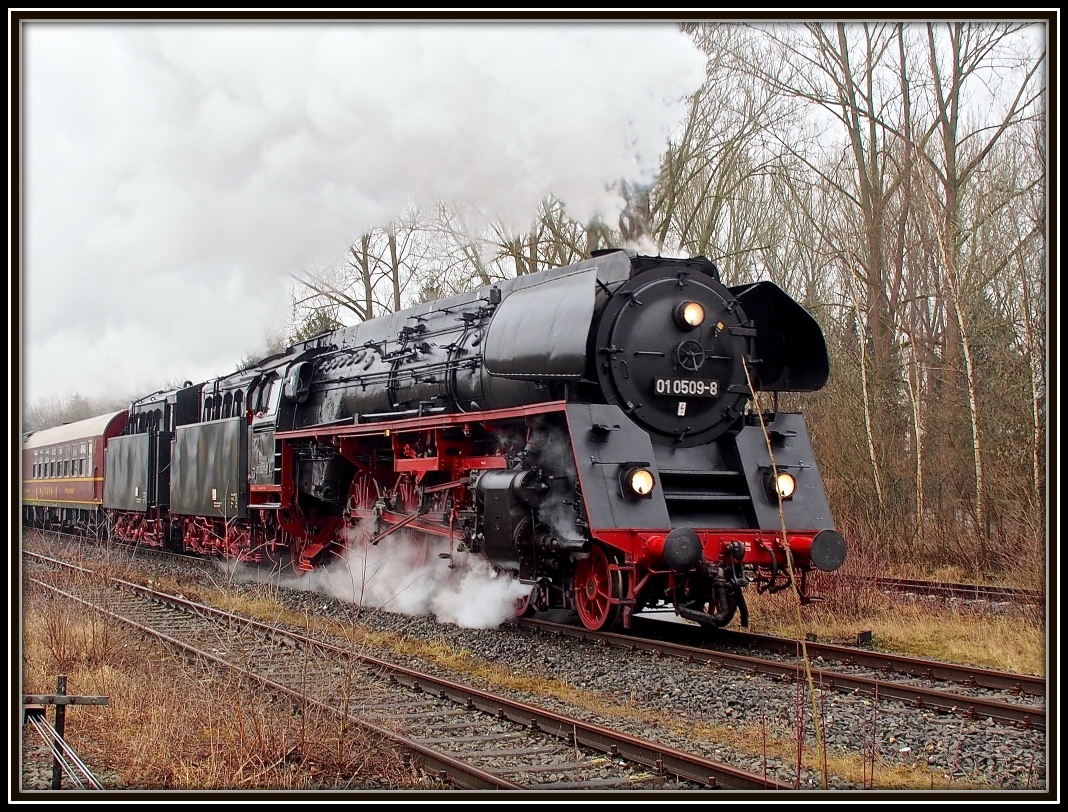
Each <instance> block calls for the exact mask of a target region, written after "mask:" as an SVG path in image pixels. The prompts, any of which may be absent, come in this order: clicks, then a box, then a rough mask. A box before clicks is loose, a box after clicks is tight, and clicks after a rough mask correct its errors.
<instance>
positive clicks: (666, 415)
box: [24, 250, 846, 629]
mask: <svg viewBox="0 0 1068 812" xmlns="http://www.w3.org/2000/svg"><path fill="white" fill-rule="evenodd" d="M827 375H828V358H827V351H826V346H825V343H824V339H823V335H822V332H821V330H820V328H819V326H818V325H817V324H816V322H815V321H814V319H813V318H812V317H811V315H810V314H809V313H808V312H807V311H806V310H804V309H803V308H802V307H801V306H800V305H799V304H798V303H797V302H796V301H794V300H793V299H792V298H791V297H789V296H788V295H787V294H786V293H785V292H783V291H782V290H781V289H780V288H778V287H777V286H775V285H774V284H773V283H771V282H759V283H756V284H751V285H744V286H739V287H732V288H728V287H726V286H724V285H723V284H722V282H721V281H720V278H719V271H718V269H717V268H716V266H715V265H714V264H712V263H711V262H710V261H708V260H707V259H705V258H703V257H698V258H694V259H665V258H661V257H646V256H630V255H628V254H627V253H624V252H622V251H614V250H613V251H604V252H598V253H597V254H596V255H594V256H593V257H592V258H591V259H589V260H587V261H584V262H580V263H578V264H575V265H571V266H568V267H564V268H556V269H552V270H548V271H545V272H542V273H536V274H530V275H527V276H521V277H518V278H515V279H511V280H507V281H503V282H501V283H499V284H497V285H494V286H491V287H486V288H482V289H479V290H477V291H474V292H473V293H470V294H464V295H460V296H454V297H451V298H447V299H442V300H439V301H434V302H429V303H426V304H421V305H418V306H416V307H413V308H410V309H408V310H404V311H401V312H397V313H394V314H391V315H388V316H383V317H381V318H377V319H373V320H371V321H367V322H364V323H361V324H358V325H356V326H354V327H348V328H344V329H341V330H338V331H335V332H330V333H324V334H322V335H319V336H316V337H315V338H312V339H310V340H308V341H304V342H302V343H300V344H297V345H295V346H293V347H290V348H289V349H288V350H287V351H286V352H285V353H282V354H280V355H276V356H273V357H270V358H267V359H265V360H263V361H262V362H260V363H258V364H257V365H255V366H253V367H251V368H249V369H244V370H242V371H240V372H236V373H234V374H232V375H229V376H226V377H222V378H219V379H217V380H212V381H208V382H206V383H199V384H195V385H192V384H190V385H186V386H184V387H181V388H179V389H176V390H173V391H166V392H159V393H155V394H153V395H150V396H147V397H144V398H141V399H139V400H137V401H135V402H134V403H133V404H131V406H130V409H129V412H128V415H126V423H125V427H124V428H123V429H122V433H121V434H118V435H117V436H113V437H110V438H102V439H101V441H100V442H101V443H105V442H106V445H107V449H106V451H107V453H106V459H105V472H104V477H103V478H104V487H103V494H102V498H101V500H100V504H99V507H98V508H97V509H98V510H99V511H100V512H102V513H103V515H104V516H105V518H106V520H105V521H104V522H103V523H102V524H103V525H104V526H106V527H108V529H109V532H110V533H112V534H114V535H115V536H116V537H118V538H121V539H129V540H137V541H140V542H142V543H147V544H153V545H159V546H173V547H179V548H181V549H184V550H187V551H195V552H199V553H202V554H209V555H220V556H225V557H228V558H236V559H240V560H245V561H264V560H269V561H274V562H281V563H285V564H288V565H291V566H293V567H294V568H296V569H298V570H311V569H314V568H316V567H318V566H320V565H322V564H324V563H326V562H328V561H330V560H331V559H332V558H333V557H334V556H336V555H338V554H341V553H342V552H343V551H344V549H345V548H346V547H347V546H348V545H352V544H356V543H360V544H369V545H376V544H379V543H380V542H381V541H382V540H383V539H384V538H386V537H388V536H389V535H391V534H393V533H397V532H398V531H404V532H406V533H409V534H413V536H414V537H416V538H419V539H423V540H424V541H425V543H426V544H427V545H430V544H431V543H433V544H435V545H441V546H444V548H445V550H446V552H445V553H444V555H446V556H448V555H453V554H456V553H458V552H468V553H475V554H478V555H481V556H483V557H485V558H486V559H487V560H489V561H490V562H492V564H493V565H494V566H495V567H496V568H497V569H498V570H500V571H504V572H507V573H510V574H512V575H513V576H515V577H516V578H518V579H521V580H522V581H523V582H525V583H527V584H529V586H530V597H529V599H528V600H526V601H524V604H523V606H522V607H520V609H521V610H522V611H537V610H544V609H550V608H565V609H571V610H574V611H575V612H576V613H577V614H578V616H579V618H581V621H582V622H583V623H584V624H585V625H586V626H587V627H589V628H592V629H605V628H610V627H614V626H616V625H622V626H624V627H629V625H630V621H631V617H632V616H633V614H635V613H637V612H641V611H644V610H647V609H653V608H657V607H663V608H668V607H670V608H672V609H673V610H674V611H675V612H676V613H677V614H679V615H681V616H683V617H685V618H689V619H691V620H695V621H697V622H699V623H702V624H705V625H708V626H713V627H718V626H723V625H725V624H727V623H729V622H730V621H731V620H732V619H733V618H734V616H735V614H736V613H737V614H739V615H740V621H741V623H742V624H743V625H745V624H746V623H747V622H748V614H747V611H746V605H745V601H744V597H743V589H744V588H745V587H746V586H747V585H749V584H755V585H756V588H757V589H760V590H778V589H783V588H786V587H787V586H788V585H790V584H791V583H794V584H796V585H797V588H798V591H799V593H800V595H801V596H802V599H807V598H808V586H807V583H806V576H807V574H808V573H809V572H811V570H812V569H813V568H817V569H819V570H823V571H827V572H830V571H833V570H835V569H837V568H838V567H839V566H841V564H842V563H843V561H844V560H845V554H846V549H845V541H844V539H843V537H842V536H841V535H840V534H839V533H838V532H837V531H836V530H835V529H834V524H833V522H832V519H831V515H830V510H829V507H828V503H827V498H826V495H825V493H824V489H823V484H822V481H821V478H820V474H819V469H818V467H817V465H816V462H815V459H814V456H813V451H812V447H811V443H810V440H809V436H808V433H807V431H806V428H805V423H804V420H803V419H802V417H801V415H799V414H793V413H782V412H778V411H774V412H769V413H763V412H760V411H758V410H756V409H754V408H753V405H754V402H755V401H754V397H755V393H756V392H760V391H770V392H780V391H812V390H816V389H818V388H820V387H821V386H823V384H824V383H825V381H826V379H827ZM68 433H69V431H68ZM24 502H25V499H24ZM28 515H30V516H31V517H32V516H36V517H37V518H38V519H39V518H40V516H41V512H40V511H39V510H37V511H36V512H34V513H32V514H28ZM64 515H68V514H64ZM355 530H359V531H360V532H359V533H356V532H354V531H355ZM795 576H796V577H795Z"/></svg>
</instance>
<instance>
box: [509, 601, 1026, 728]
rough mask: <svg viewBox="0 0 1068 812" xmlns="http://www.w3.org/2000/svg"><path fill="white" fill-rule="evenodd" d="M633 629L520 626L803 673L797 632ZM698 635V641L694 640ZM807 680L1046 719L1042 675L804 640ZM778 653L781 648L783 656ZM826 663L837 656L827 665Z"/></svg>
mask: <svg viewBox="0 0 1068 812" xmlns="http://www.w3.org/2000/svg"><path fill="white" fill-rule="evenodd" d="M636 620H638V621H642V622H638V623H636V628H635V630H634V633H633V634H614V633H604V632H592V631H590V630H588V629H586V628H584V627H581V626H573V625H569V624H561V623H554V622H549V621H544V620H537V619H531V618H525V619H521V620H519V621H517V625H518V626H519V627H521V628H526V629H531V630H536V631H538V632H542V633H549V634H554V635H560V636H566V637H572V638H575V639H581V640H586V641H589V642H591V643H595V644H600V645H608V646H614V647H619V648H621V649H624V650H629V651H635V650H642V651H648V652H652V653H654V654H655V655H657V656H661V657H673V658H677V659H682V660H685V661H686V662H690V663H692V662H704V663H706V664H708V665H709V666H711V667H714V668H730V669H734V670H738V671H747V672H751V673H757V674H766V675H769V676H772V677H776V678H779V679H790V680H801V679H803V678H804V676H805V675H804V669H803V664H802V663H801V660H800V657H799V656H798V655H799V654H800V644H799V643H798V641H796V640H791V639H788V638H777V637H771V636H768V635H756V634H751V633H746V632H733V631H732V632H727V631H725V630H720V632H719V634H718V635H717V640H716V641H714V642H708V641H707V639H705V640H700V638H701V636H702V632H701V631H700V630H696V631H695V628H694V627H692V626H688V625H685V624H679V623H666V622H658V621H655V620H646V619H644V618H638V619H636ZM699 641H700V642H699ZM727 646H729V647H734V648H736V649H739V650H741V649H744V650H747V651H750V652H751V651H752V650H754V649H760V650H762V651H764V652H772V653H774V654H776V655H780V656H778V657H776V658H771V657H768V656H764V655H762V656H752V654H750V653H746V654H742V653H731V652H729V651H726V650H724V649H725V647H727ZM805 648H806V650H807V654H808V657H809V660H810V662H812V663H815V664H816V665H815V667H812V668H811V674H812V677H813V680H814V681H815V682H816V683H817V684H818V685H820V686H821V687H823V688H826V689H830V690H835V691H843V692H847V693H859V694H863V695H867V696H871V697H873V698H875V697H878V698H880V699H884V700H886V699H889V700H897V701H900V702H901V703H903V704H904V705H906V706H908V707H912V708H916V709H928V710H936V711H938V712H941V713H946V714H951V715H954V716H959V717H961V718H964V719H976V718H989V719H993V720H996V721H998V722H1002V723H1007V724H1011V725H1015V726H1018V727H1022V728H1032V727H1033V728H1036V729H1040V730H1044V729H1045V727H1046V708H1045V695H1046V681H1045V679H1044V678H1042V677H1035V676H1029V675H1024V674H1013V673H1009V672H1003V671H992V670H989V669H983V668H973V667H970V666H962V665H956V664H953V663H941V662H936V661H933V660H924V659H920V658H914V657H905V656H901V655H894V654H885V653H880V652H873V651H868V650H865V649H860V648H852V647H847V646H832V645H827V644H820V643H814V642H806V644H805ZM784 655H785V656H784ZM828 663H836V664H837V665H836V666H835V667H830V666H829V665H828Z"/></svg>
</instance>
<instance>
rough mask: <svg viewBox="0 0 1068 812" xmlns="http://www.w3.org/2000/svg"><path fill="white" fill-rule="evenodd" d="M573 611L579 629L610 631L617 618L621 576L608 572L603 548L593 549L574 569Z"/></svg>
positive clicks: (617, 572) (621, 582)
mask: <svg viewBox="0 0 1068 812" xmlns="http://www.w3.org/2000/svg"><path fill="white" fill-rule="evenodd" d="M572 589H573V594H572V597H573V598H574V602H575V610H576V611H577V612H578V616H579V618H580V619H581V620H582V625H584V626H585V627H586V628H587V629H591V630H593V631H600V630H602V629H610V628H612V627H613V626H615V625H616V623H617V621H618V620H619V615H620V608H621V607H620V604H619V601H620V599H622V597H623V574H622V573H621V572H620V571H619V570H618V569H612V567H611V565H610V564H609V561H608V556H607V555H606V554H605V551H604V549H603V548H601V547H599V546H597V545H594V547H593V549H591V550H590V554H589V555H588V556H587V557H586V558H583V559H581V560H580V561H579V562H578V563H577V564H576V565H575V578H574V583H573V587H572Z"/></svg>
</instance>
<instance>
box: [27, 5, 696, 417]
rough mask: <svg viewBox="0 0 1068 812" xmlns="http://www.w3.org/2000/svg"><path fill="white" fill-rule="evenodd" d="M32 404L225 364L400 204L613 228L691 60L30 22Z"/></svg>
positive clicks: (493, 40) (672, 47)
mask: <svg viewBox="0 0 1068 812" xmlns="http://www.w3.org/2000/svg"><path fill="white" fill-rule="evenodd" d="M22 34H23V45H24V48H23V54H24V77H23V78H24V81H23V85H22V88H23V93H22V95H23V98H22V108H21V112H22V117H23V118H22V128H21V133H22V145H23V147H24V156H23V164H22V181H23V188H24V190H25V191H24V197H23V209H22V211H23V214H24V225H23V234H22V238H23V239H22V249H23V251H24V254H23V256H22V257H21V260H22V264H21V270H22V277H21V282H22V289H21V293H22V299H23V314H22V315H23V320H22V325H23V329H24V343H23V372H24V377H25V381H24V384H25V388H24V396H25V397H24V399H25V400H27V401H32V400H34V399H36V398H38V397H45V396H52V395H67V394H71V393H73V392H75V391H77V392H79V393H80V394H82V395H85V396H97V395H101V394H105V393H111V392H114V391H115V390H116V389H117V388H132V387H135V386H136V385H138V384H140V383H141V381H142V380H143V379H145V378H148V379H150V380H153V381H159V380H163V379H170V378H177V379H183V378H190V379H193V380H198V379H203V378H206V377H211V376H214V375H220V374H225V373H226V372H229V371H232V370H233V368H234V366H235V364H236V362H237V361H238V360H239V359H240V358H242V357H243V356H245V355H246V354H248V353H250V352H255V351H258V350H261V349H262V348H263V347H264V346H265V343H266V338H267V337H268V336H269V335H271V334H272V333H275V332H278V331H280V329H281V328H283V327H284V325H285V321H286V317H287V315H288V308H289V298H288V284H289V277H290V275H291V274H299V273H300V272H301V271H304V270H308V269H311V268H321V267H326V266H329V265H331V264H334V263H335V262H337V261H338V260H339V259H340V258H341V257H343V256H344V255H345V251H346V249H347V247H348V245H349V244H350V243H351V242H352V241H353V240H355V239H356V238H357V237H358V236H359V235H360V234H361V233H363V232H364V231H366V230H368V229H370V228H373V227H375V226H378V225H382V224H384V223H386V222H388V221H389V220H390V219H392V218H393V217H395V216H397V215H399V214H400V212H401V211H402V210H403V208H404V206H405V205H407V204H408V203H409V202H411V201H415V202H417V203H421V204H424V205H425V204H427V203H430V202H432V201H435V200H438V199H461V200H465V201H468V202H471V203H472V204H474V205H476V206H478V207H479V208H480V209H481V210H483V211H487V212H492V213H496V214H497V215H499V216H500V217H501V218H503V219H505V220H507V221H510V222H513V223H515V224H516V225H517V226H518V227H525V226H526V225H527V224H529V223H530V222H531V220H532V218H533V216H534V213H535V211H536V206H537V204H538V202H539V201H540V200H542V199H544V198H545V197H546V196H548V195H555V196H556V197H558V198H559V199H561V200H563V201H564V203H565V205H566V207H567V209H568V212H569V213H570V214H571V215H572V216H575V217H577V218H578V219H580V220H588V219H589V218H590V217H592V215H593V214H594V213H595V212H601V213H603V214H604V215H605V216H606V217H608V218H611V217H613V216H615V215H616V214H617V213H618V211H619V210H620V206H621V202H620V200H619V199H618V197H617V196H615V195H614V194H613V193H612V192H610V191H608V188H609V186H610V185H613V184H618V183H619V182H620V181H621V180H628V181H631V182H635V183H642V182H647V181H648V180H649V179H650V178H651V177H652V176H653V174H654V173H655V171H656V169H657V166H658V161H659V158H660V155H661V153H662V151H663V149H664V147H665V146H666V143H667V140H668V137H669V133H670V131H671V129H672V128H673V127H674V126H675V125H676V124H677V122H679V121H680V120H681V119H682V116H683V114H684V110H685V97H686V96H687V95H688V94H690V93H692V92H694V91H695V90H696V89H697V88H698V87H699V86H700V84H701V82H702V81H703V79H704V68H705V56H704V54H703V53H701V52H700V51H699V50H698V49H696V48H695V47H694V46H693V44H692V42H691V41H690V40H689V38H688V37H686V36H685V35H684V34H682V33H681V32H679V31H678V29H677V27H676V26H674V25H673V24H669V23H655V24H633V23H607V24H596V25H579V24H555V25H553V24H541V23H524V24H503V23H481V24H462V23H455V22H449V23H430V24H421V25H417V24H378V23H367V22H353V23H344V22H340V23H329V24H326V23H302V24H295V23H258V24H255V23H248V24H237V23H228V24H205V23H180V24H178V23H171V24H147V23H137V24H131V23H123V24H111V23H101V22H92V23H88V24H78V23H48V22H34V23H27V24H26V25H25V26H24V28H23V29H22Z"/></svg>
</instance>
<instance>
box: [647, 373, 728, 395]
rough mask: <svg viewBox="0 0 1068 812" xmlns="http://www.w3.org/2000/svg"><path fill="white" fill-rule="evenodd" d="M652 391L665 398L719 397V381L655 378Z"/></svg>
mask: <svg viewBox="0 0 1068 812" xmlns="http://www.w3.org/2000/svg"><path fill="white" fill-rule="evenodd" d="M653 391H654V392H656V394H658V395H664V396H666V397H673V398H676V397H679V398H681V397H685V398H714V397H719V381H690V380H687V379H685V378H656V379H655V380H654V381H653Z"/></svg>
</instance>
